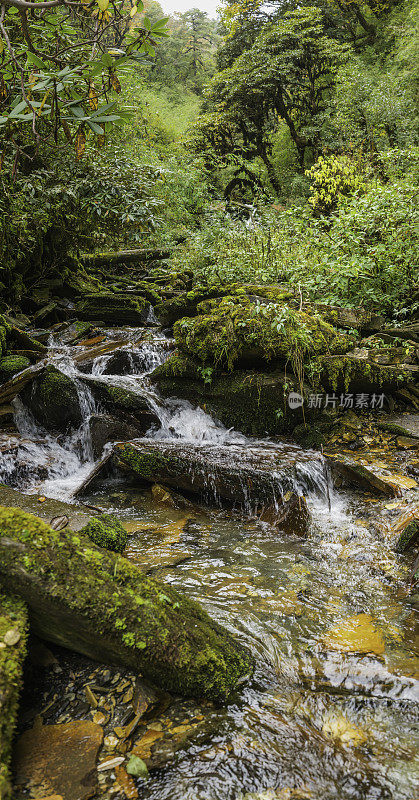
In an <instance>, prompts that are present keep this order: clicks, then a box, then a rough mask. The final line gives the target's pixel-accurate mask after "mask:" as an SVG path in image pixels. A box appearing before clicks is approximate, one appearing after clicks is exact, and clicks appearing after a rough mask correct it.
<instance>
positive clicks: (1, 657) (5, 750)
mask: <svg viewBox="0 0 419 800" xmlns="http://www.w3.org/2000/svg"><path fill="white" fill-rule="evenodd" d="M26 638H27V612H26V607H25V604H24V603H23V602H22V600H19V599H18V598H15V597H9V596H6V595H4V594H0V797H1V800H9V798H11V788H10V774H9V765H10V756H11V748H12V740H13V734H14V730H15V726H16V715H17V710H18V701H19V692H20V688H21V684H22V669H23V661H24V658H25V654H26ZM5 640H6V642H9V644H6V642H5ZM15 640H16V641H15ZM13 641H15V643H14V644H11V642H13Z"/></svg>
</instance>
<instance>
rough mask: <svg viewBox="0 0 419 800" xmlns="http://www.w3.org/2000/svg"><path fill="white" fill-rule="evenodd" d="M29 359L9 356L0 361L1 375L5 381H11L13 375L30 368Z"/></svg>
mask: <svg viewBox="0 0 419 800" xmlns="http://www.w3.org/2000/svg"><path fill="white" fill-rule="evenodd" d="M30 365H31V362H30V361H29V358H25V357H24V356H7V357H6V358H2V359H1V360H0V374H1V375H2V377H3V378H4V380H6V381H7V380H9V378H11V377H12V376H13V375H16V374H17V373H18V372H22V370H23V369H26V368H27V367H30Z"/></svg>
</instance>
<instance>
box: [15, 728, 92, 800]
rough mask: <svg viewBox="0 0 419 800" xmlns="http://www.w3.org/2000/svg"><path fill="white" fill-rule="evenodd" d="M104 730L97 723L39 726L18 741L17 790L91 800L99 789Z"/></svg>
mask: <svg viewBox="0 0 419 800" xmlns="http://www.w3.org/2000/svg"><path fill="white" fill-rule="evenodd" d="M102 740H103V730H102V728H101V727H100V725H96V724H95V723H94V722H69V723H66V724H64V725H45V726H42V725H35V726H34V727H33V728H31V729H30V730H28V731H26V732H25V733H24V734H22V736H21V737H20V739H19V740H18V742H17V745H16V749H15V753H14V758H13V761H14V771H15V774H16V781H15V784H16V787H17V788H19V789H21V790H23V789H25V788H29V787H30V788H31V790H32V792H35V793H37V792H38V793H42V794H45V793H46V794H48V793H50V794H51V795H54V794H58V795H61V796H62V797H63V798H64V800H87V798H89V797H93V795H94V794H95V792H96V789H97V769H96V762H97V756H98V752H99V748H100V746H101V744H102Z"/></svg>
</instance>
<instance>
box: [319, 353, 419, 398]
mask: <svg viewBox="0 0 419 800" xmlns="http://www.w3.org/2000/svg"><path fill="white" fill-rule="evenodd" d="M418 379H419V367H417V366H415V365H411V364H395V365H388V364H378V363H376V362H375V361H374V360H370V359H369V358H364V357H362V356H359V355H356V354H353V353H347V354H345V355H330V354H325V355H319V356H318V357H317V358H316V359H313V361H312V363H311V381H312V384H313V386H314V387H315V388H316V389H317V388H319V387H322V388H323V389H324V390H325V391H326V392H337V393H338V394H339V393H347V392H350V393H361V392H363V393H367V394H368V393H374V392H375V393H377V392H378V393H382V394H386V393H391V392H394V391H397V389H398V388H403V387H405V386H408V385H409V384H414V383H416V382H417V381H418Z"/></svg>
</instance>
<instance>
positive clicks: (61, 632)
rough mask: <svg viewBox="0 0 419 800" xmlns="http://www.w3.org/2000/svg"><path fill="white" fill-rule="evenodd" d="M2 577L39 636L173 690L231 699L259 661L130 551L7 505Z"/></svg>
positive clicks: (0, 544)
mask: <svg viewBox="0 0 419 800" xmlns="http://www.w3.org/2000/svg"><path fill="white" fill-rule="evenodd" d="M0 554H1V557H0V584H1V585H2V586H4V587H5V589H6V590H10V589H11V588H13V592H14V593H15V594H17V595H18V596H20V597H21V598H22V599H23V600H24V601H25V602H26V603H27V605H28V608H29V611H30V622H31V630H32V631H33V632H34V633H35V634H36V635H38V636H41V637H42V638H45V639H47V640H48V641H52V642H55V643H57V644H59V645H61V646H63V647H66V648H68V649H71V650H75V651H77V652H80V653H82V654H84V655H86V656H88V657H89V658H93V659H95V660H98V661H101V662H104V663H114V664H117V665H124V666H127V667H129V668H130V669H132V670H134V671H136V672H137V673H141V674H142V675H143V676H144V677H145V678H146V679H147V680H149V681H151V682H152V683H155V684H156V685H158V686H160V687H162V688H163V689H165V690H167V691H170V692H173V693H175V694H182V695H189V696H195V697H208V698H211V699H213V700H225V699H226V698H227V697H228V695H229V694H230V693H231V692H232V691H233V690H234V689H235V688H236V686H237V685H238V683H239V682H240V681H241V680H242V679H243V678H244V677H245V676H246V675H248V673H249V672H250V671H251V670H252V667H253V659H252V657H251V655H250V654H249V653H248V651H247V650H246V649H245V648H244V647H243V646H242V645H241V644H240V642H238V641H237V640H236V639H235V638H234V637H233V636H232V635H231V634H230V633H228V631H226V630H225V629H224V628H222V627H221V626H220V625H218V624H217V623H216V622H214V621H213V620H211V618H210V617H209V616H208V614H207V613H206V612H205V611H204V610H203V609H202V608H201V607H200V606H199V605H198V604H197V603H196V602H194V601H193V600H190V599H189V598H188V597H186V596H185V595H183V594H182V593H180V592H178V591H176V590H175V589H173V588H172V587H171V586H170V585H166V584H163V583H160V582H158V581H156V580H154V579H153V578H151V577H149V576H147V575H144V574H143V573H142V572H141V571H140V570H139V569H138V568H137V567H136V566H135V565H134V564H132V563H130V562H129V561H127V560H126V559H125V558H124V557H123V556H121V555H119V554H115V553H110V552H108V551H106V550H104V549H101V548H98V547H96V546H95V545H94V544H93V543H92V542H91V541H90V540H89V539H88V538H87V537H85V536H83V535H81V534H80V533H74V532H73V531H71V530H69V529H68V528H65V529H64V530H61V531H55V530H53V529H52V528H50V527H49V525H46V524H45V523H44V522H42V521H41V520H40V519H39V518H37V517H35V516H33V515H32V514H26V513H24V512H23V511H21V510H20V509H16V508H5V507H0Z"/></svg>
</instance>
